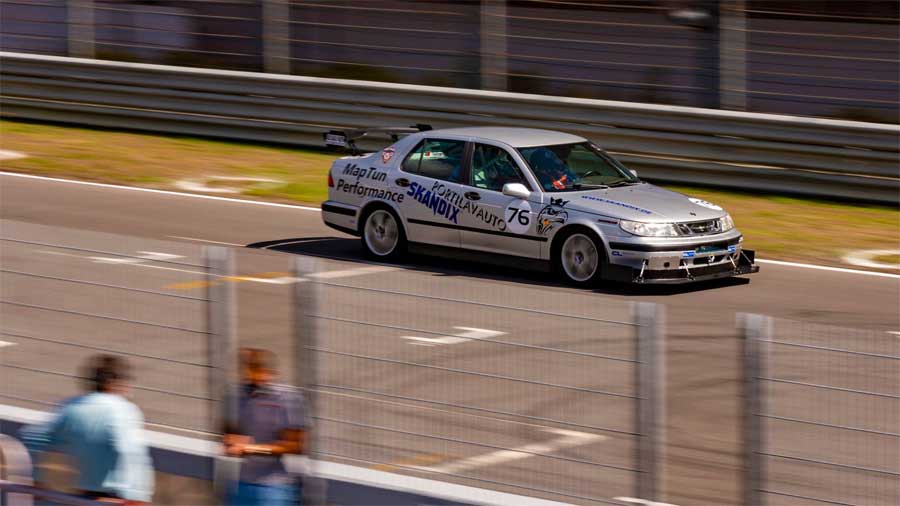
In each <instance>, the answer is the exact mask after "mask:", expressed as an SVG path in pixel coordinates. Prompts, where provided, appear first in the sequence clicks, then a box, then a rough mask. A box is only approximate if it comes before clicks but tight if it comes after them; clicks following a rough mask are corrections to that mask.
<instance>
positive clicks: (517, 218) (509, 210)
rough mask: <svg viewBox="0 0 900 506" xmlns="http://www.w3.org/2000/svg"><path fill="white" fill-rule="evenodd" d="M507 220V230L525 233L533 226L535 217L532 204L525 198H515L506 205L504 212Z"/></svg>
mask: <svg viewBox="0 0 900 506" xmlns="http://www.w3.org/2000/svg"><path fill="white" fill-rule="evenodd" d="M503 217H504V219H505V220H506V230H508V231H510V232H512V233H514V234H525V233H527V232H528V229H529V228H531V222H532V220H533V219H534V216H532V213H531V205H530V204H529V203H528V201H525V200H513V201H512V202H510V203H509V205H508V206H506V212H504V214H503Z"/></svg>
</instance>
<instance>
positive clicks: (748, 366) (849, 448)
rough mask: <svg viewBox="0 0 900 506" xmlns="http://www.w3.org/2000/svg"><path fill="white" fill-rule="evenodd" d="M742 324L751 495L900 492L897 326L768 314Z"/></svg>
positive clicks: (834, 498)
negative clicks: (841, 324)
mask: <svg viewBox="0 0 900 506" xmlns="http://www.w3.org/2000/svg"><path fill="white" fill-rule="evenodd" d="M739 326H740V328H741V331H742V334H743V338H744V371H745V382H744V397H745V399H744V400H745V404H744V406H745V407H744V410H745V411H744V451H745V462H746V467H745V476H744V499H743V500H744V504H760V505H763V504H767V503H769V502H772V503H775V504H778V503H782V502H783V501H798V500H801V501H809V502H811V503H822V504H837V505H846V506H868V505H882V504H897V503H898V502H900V430H898V428H900V342H898V341H897V339H896V336H893V335H891V334H890V333H887V332H876V331H867V332H863V331H858V330H849V329H839V328H834V327H827V326H822V325H810V324H804V323H800V322H791V321H784V320H777V321H776V320H773V319H771V318H768V317H764V316H760V315H741V316H740V318H739ZM848 337H852V338H853V339H852V340H851V339H847V338H848ZM798 477H803V479H798Z"/></svg>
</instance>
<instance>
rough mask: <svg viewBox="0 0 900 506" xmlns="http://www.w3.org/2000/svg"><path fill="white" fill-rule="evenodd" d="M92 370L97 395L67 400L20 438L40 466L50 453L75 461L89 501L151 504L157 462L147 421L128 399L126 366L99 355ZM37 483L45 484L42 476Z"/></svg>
mask: <svg viewBox="0 0 900 506" xmlns="http://www.w3.org/2000/svg"><path fill="white" fill-rule="evenodd" d="M88 371H89V380H90V384H91V385H92V389H93V392H90V393H87V394H85V395H82V396H80V397H75V398H72V399H69V400H68V401H66V402H65V403H64V404H63V405H62V407H61V408H60V409H59V410H58V411H57V412H56V413H54V415H53V417H52V418H51V419H50V420H48V421H47V422H46V423H43V424H37V425H31V426H28V427H25V428H23V429H22V431H21V432H20V439H21V440H22V442H23V443H24V444H25V446H26V447H27V448H28V450H29V452H30V453H31V454H32V459H33V460H34V461H36V462H38V461H39V460H40V458H41V455H42V454H43V453H44V452H48V451H61V452H65V453H67V454H68V455H69V456H71V457H72V459H73V461H74V464H75V467H76V468H77V469H78V471H79V476H78V487H79V488H80V489H81V494H82V495H84V496H85V497H88V498H92V499H103V500H107V501H109V500H116V499H118V500H120V502H122V503H126V504H134V503H149V502H150V501H151V500H152V498H153V462H152V460H151V458H150V452H149V450H148V448H147V444H146V440H145V437H144V416H143V414H142V413H141V410H140V409H139V408H138V407H137V406H135V405H134V404H132V403H131V402H130V401H129V400H128V399H127V398H126V397H127V395H128V393H129V390H130V389H129V380H130V376H129V368H128V364H127V363H126V362H125V360H123V359H121V358H119V357H114V356H111V355H100V356H97V357H94V358H93V359H92V360H91V363H90V365H89V368H88ZM36 481H38V482H41V479H40V476H37V477H36Z"/></svg>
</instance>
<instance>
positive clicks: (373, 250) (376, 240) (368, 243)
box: [362, 208, 406, 260]
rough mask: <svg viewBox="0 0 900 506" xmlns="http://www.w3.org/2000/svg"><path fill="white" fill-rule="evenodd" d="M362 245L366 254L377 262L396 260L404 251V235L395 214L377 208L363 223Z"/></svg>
mask: <svg viewBox="0 0 900 506" xmlns="http://www.w3.org/2000/svg"><path fill="white" fill-rule="evenodd" d="M362 243H363V248H364V249H365V251H366V254H367V255H368V256H369V257H371V258H376V259H379V260H396V259H398V258H400V257H401V256H402V255H403V253H405V251H406V234H405V233H404V232H403V226H402V225H401V224H400V219H399V218H398V217H397V215H396V214H394V213H393V212H391V211H390V210H388V209H383V208H378V209H375V210H374V211H372V212H370V213H368V214H367V215H366V217H365V221H364V222H363V229H362Z"/></svg>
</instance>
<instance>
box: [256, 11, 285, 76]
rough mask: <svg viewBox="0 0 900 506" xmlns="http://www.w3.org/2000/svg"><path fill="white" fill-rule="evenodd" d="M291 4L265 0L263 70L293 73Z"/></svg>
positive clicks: (276, 72) (273, 72)
mask: <svg viewBox="0 0 900 506" xmlns="http://www.w3.org/2000/svg"><path fill="white" fill-rule="evenodd" d="M290 15H291V6H290V4H289V3H288V2H286V1H285V0H263V3H262V39H263V40H262V42H263V47H262V52H263V54H262V56H263V71H264V72H269V73H272V74H290V73H291V41H290V38H291V25H290Z"/></svg>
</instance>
